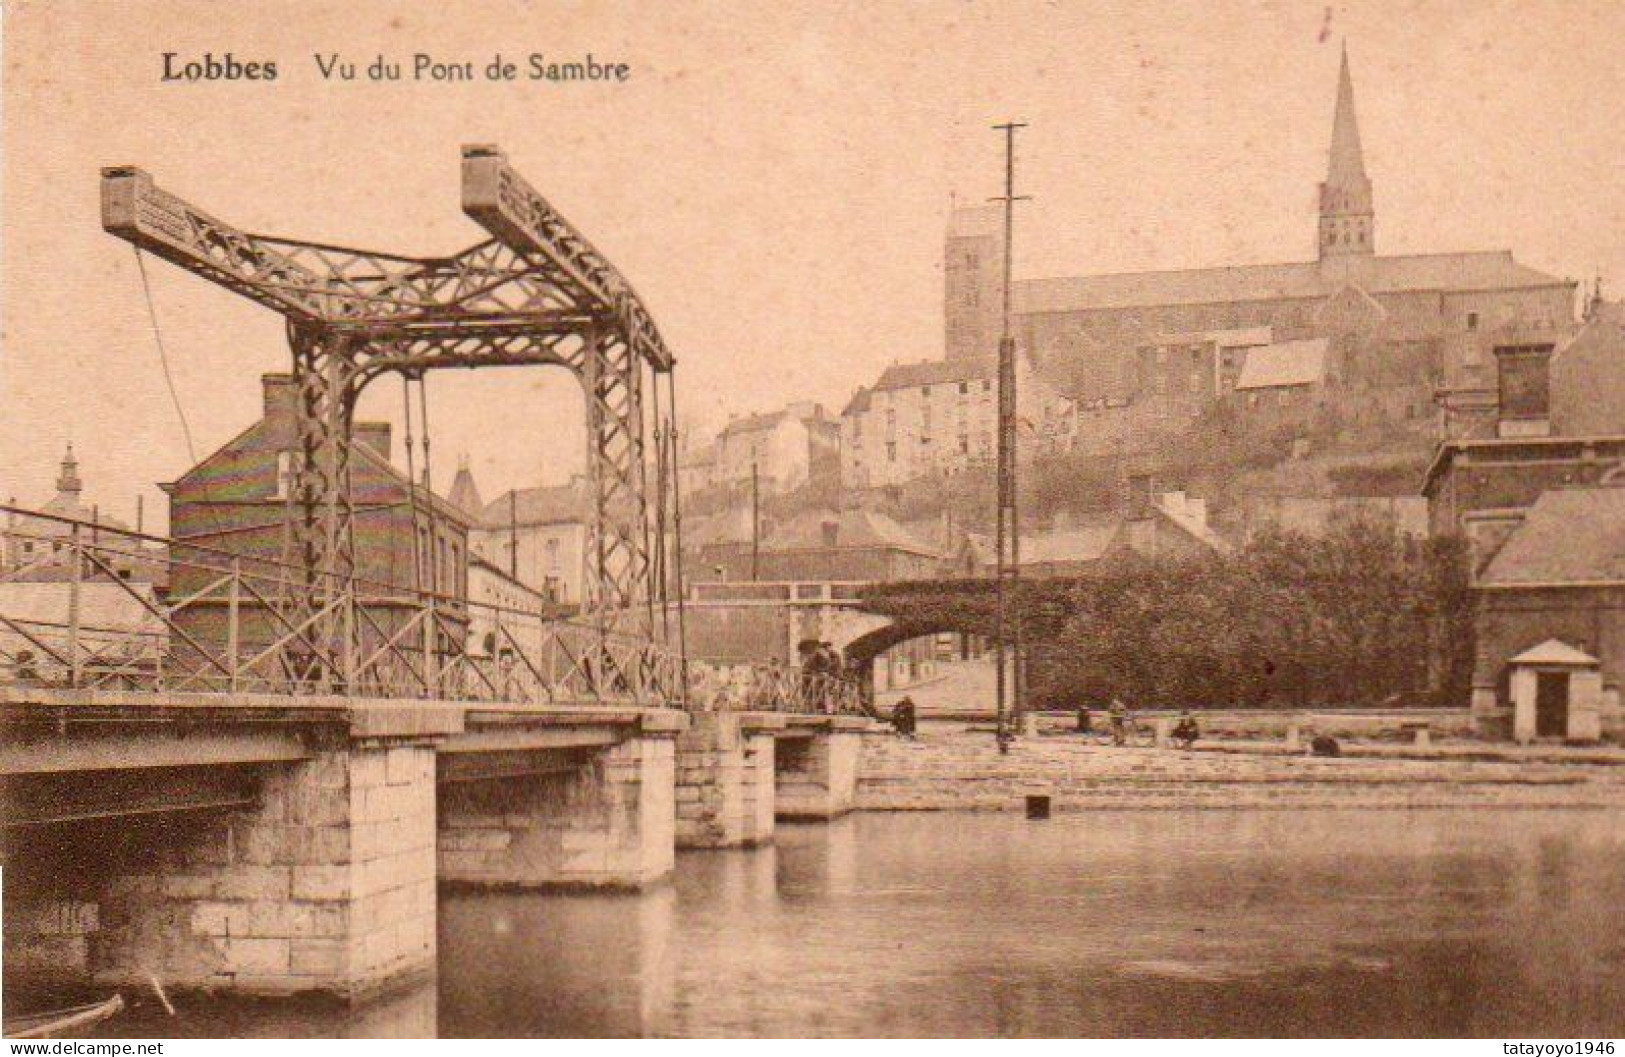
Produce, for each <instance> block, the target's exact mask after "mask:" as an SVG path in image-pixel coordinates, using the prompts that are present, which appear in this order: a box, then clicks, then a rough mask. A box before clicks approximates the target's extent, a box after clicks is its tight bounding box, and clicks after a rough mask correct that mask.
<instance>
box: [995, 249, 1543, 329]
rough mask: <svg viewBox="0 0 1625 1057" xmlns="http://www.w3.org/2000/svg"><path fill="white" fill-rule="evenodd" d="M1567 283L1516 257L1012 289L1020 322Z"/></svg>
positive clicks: (1188, 274)
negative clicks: (1350, 289) (1065, 315)
mask: <svg viewBox="0 0 1625 1057" xmlns="http://www.w3.org/2000/svg"><path fill="white" fill-rule="evenodd" d="M1563 282H1564V281H1563V280H1561V279H1558V278H1556V277H1555V276H1551V275H1547V274H1546V273H1545V272H1541V271H1537V270H1535V269H1534V268H1530V267H1527V266H1525V265H1522V264H1519V263H1518V262H1517V261H1515V260H1513V259H1512V251H1510V250H1497V251H1489V252H1481V253H1428V254H1416V255H1411V256H1400V257H1377V256H1369V257H1368V256H1348V257H1341V258H1337V259H1334V260H1327V261H1302V262H1295V263H1290V264H1242V265H1231V266H1224V267H1218V268H1188V269H1183V270H1178V271H1157V272H1121V273H1118V274H1115V275H1080V276H1070V277H1065V278H1054V279H1028V280H1024V281H1021V282H1018V283H1016V284H1015V290H1014V301H1015V311H1016V312H1017V313H1018V314H1020V315H1038V314H1042V313H1046V312H1078V311H1083V310H1086V309H1099V308H1156V307H1161V306H1165V305H1199V304H1227V303H1233V302H1237V301H1279V300H1289V299H1295V298H1302V299H1317V298H1325V297H1330V296H1331V295H1333V294H1335V293H1337V292H1338V291H1339V290H1341V289H1342V288H1343V287H1345V286H1350V285H1352V286H1357V287H1359V288H1360V289H1361V290H1364V291H1365V292H1366V293H1368V294H1393V293H1407V292H1419V291H1446V290H1448V291H1473V290H1508V289H1524V288H1529V287H1538V286H1559V285H1563Z"/></svg>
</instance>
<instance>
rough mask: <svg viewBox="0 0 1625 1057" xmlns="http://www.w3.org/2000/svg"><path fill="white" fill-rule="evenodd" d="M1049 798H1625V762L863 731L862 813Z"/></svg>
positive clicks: (1056, 801)
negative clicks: (1318, 753) (1003, 740)
mask: <svg viewBox="0 0 1625 1057" xmlns="http://www.w3.org/2000/svg"><path fill="white" fill-rule="evenodd" d="M1029 795H1047V796H1049V797H1050V798H1051V806H1052V808H1053V809H1054V810H1057V811H1067V810H1088V809H1091V808H1118V809H1121V808H1254V809H1256V808H1299V807H1391V808H1420V807H1474V806H1496V807H1545V806H1552V807H1557V806H1563V807H1573V806H1611V807H1618V806H1625V767H1620V766H1604V765H1586V764H1579V763H1556V762H1544V761H1537V762H1530V761H1484V760H1461V759H1395V758H1374V757H1348V756H1345V757H1340V758H1335V759H1325V758H1317V757H1309V756H1305V755H1299V754H1292V755H1288V754H1284V753H1281V752H1280V751H1278V748H1277V749H1276V751H1270V752H1257V753H1253V752H1246V751H1234V750H1231V751H1213V750H1203V749H1201V748H1198V749H1197V750H1195V751H1189V752H1187V751H1182V750H1179V749H1174V748H1149V747H1147V748H1141V747H1122V748H1118V747H1113V746H1110V745H1104V744H1100V743H1098V742H1094V741H1089V740H1086V739H1084V738H1080V737H1069V736H1066V735H1054V736H1046V737H1036V738H1032V737H1028V738H1020V739H1018V740H1017V741H1016V742H1015V743H1014V744H1013V745H1012V746H1011V748H1010V752H1009V754H1008V755H1001V754H1000V753H999V751H998V748H997V746H996V745H995V744H994V740H993V735H992V733H991V732H988V731H965V730H957V731H945V730H941V729H935V730H931V729H928V730H922V732H921V734H920V736H919V738H918V739H917V740H913V741H908V740H903V739H900V738H898V737H896V736H895V735H894V734H890V733H884V734H881V733H876V734H868V735H865V737H864V747H863V755H862V760H861V763H860V767H859V771H858V789H857V802H856V807H857V808H858V809H859V810H871V811H874V810H882V811H884V810H895V811H909V810H915V811H933V810H989V811H1002V810H1020V809H1022V808H1023V806H1024V804H1025V798H1026V797H1027V796H1029Z"/></svg>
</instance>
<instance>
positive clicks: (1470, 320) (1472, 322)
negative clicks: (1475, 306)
mask: <svg viewBox="0 0 1625 1057" xmlns="http://www.w3.org/2000/svg"><path fill="white" fill-rule="evenodd" d="M1467 329H1468V330H1477V329H1478V313H1477V312H1469V313H1467Z"/></svg>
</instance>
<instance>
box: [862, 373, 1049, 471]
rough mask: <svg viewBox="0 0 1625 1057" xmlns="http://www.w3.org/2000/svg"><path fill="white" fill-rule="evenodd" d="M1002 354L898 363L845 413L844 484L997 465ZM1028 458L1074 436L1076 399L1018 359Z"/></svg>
mask: <svg viewBox="0 0 1625 1057" xmlns="http://www.w3.org/2000/svg"><path fill="white" fill-rule="evenodd" d="M998 374H999V365H998V359H997V358H996V357H994V358H981V359H951V360H932V361H926V362H923V363H908V364H893V365H892V366H891V367H888V368H887V369H886V370H885V371H884V372H882V373H881V375H880V378H879V379H878V380H877V381H876V382H875V384H874V385H872V386H869V387H867V388H864V389H860V390H858V392H857V394H856V395H854V396H853V398H852V399H851V401H850V402H848V404H847V406H846V409H845V410H844V411H843V412H842V413H841V484H842V486H843V487H845V488H849V489H852V488H856V489H862V488H882V487H887V486H891V485H899V484H902V483H904V482H905V481H910V480H914V479H915V478H919V477H925V476H928V475H930V474H936V473H954V472H957V471H960V470H964V469H968V468H970V467H972V466H977V465H991V464H992V463H993V460H994V458H995V456H996V453H997V434H998V422H999V410H998V408H999V396H998V387H999V383H998ZM1016 417H1017V430H1018V433H1019V436H1020V440H1019V442H1018V443H1019V447H1018V449H1017V450H1018V452H1019V454H1020V455H1021V457H1022V458H1031V457H1033V456H1035V455H1039V454H1043V453H1047V452H1053V451H1059V450H1064V449H1065V448H1067V447H1068V446H1069V445H1070V444H1071V442H1072V435H1073V431H1074V428H1075V412H1074V408H1073V405H1072V402H1071V401H1069V400H1066V399H1065V398H1063V397H1062V396H1061V395H1060V394H1059V393H1058V392H1056V390H1055V388H1054V387H1053V386H1051V385H1050V384H1049V382H1048V381H1046V380H1045V379H1044V378H1042V377H1040V376H1039V374H1038V373H1037V372H1036V371H1034V370H1033V369H1032V364H1031V363H1030V362H1029V361H1028V360H1027V359H1026V357H1024V356H1018V357H1017V360H1016Z"/></svg>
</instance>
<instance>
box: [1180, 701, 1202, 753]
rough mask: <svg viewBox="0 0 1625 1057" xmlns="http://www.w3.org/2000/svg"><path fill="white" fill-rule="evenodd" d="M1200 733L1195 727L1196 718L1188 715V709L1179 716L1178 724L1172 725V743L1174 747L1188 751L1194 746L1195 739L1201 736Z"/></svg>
mask: <svg viewBox="0 0 1625 1057" xmlns="http://www.w3.org/2000/svg"><path fill="white" fill-rule="evenodd" d="M1201 733H1202V732H1201V730H1200V728H1198V727H1197V725H1196V717H1195V716H1193V715H1191V714H1190V710H1189V709H1186V710H1185V711H1184V712H1181V713H1180V714H1179V722H1178V723H1176V724H1174V743H1175V744H1176V745H1178V746H1179V747H1180V748H1181V749H1189V748H1190V747H1191V746H1192V745H1195V744H1196V739H1197V738H1198V737H1200V736H1201Z"/></svg>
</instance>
